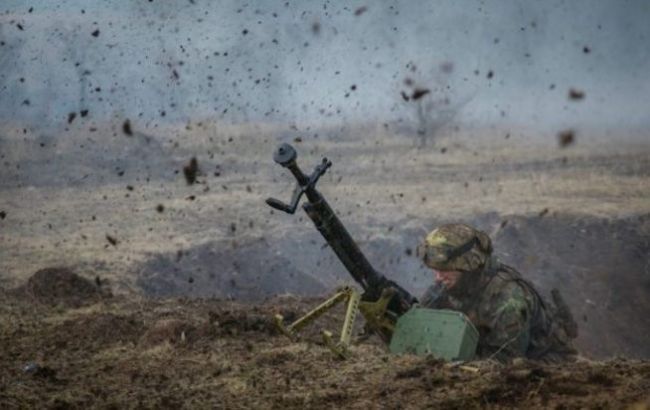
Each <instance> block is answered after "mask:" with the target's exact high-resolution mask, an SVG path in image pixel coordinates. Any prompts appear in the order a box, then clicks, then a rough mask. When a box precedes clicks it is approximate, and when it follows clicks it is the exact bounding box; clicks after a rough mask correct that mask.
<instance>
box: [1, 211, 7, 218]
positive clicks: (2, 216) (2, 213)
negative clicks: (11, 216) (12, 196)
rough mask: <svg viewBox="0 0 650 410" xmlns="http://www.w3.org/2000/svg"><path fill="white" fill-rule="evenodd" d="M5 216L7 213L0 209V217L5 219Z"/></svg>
mask: <svg viewBox="0 0 650 410" xmlns="http://www.w3.org/2000/svg"><path fill="white" fill-rule="evenodd" d="M6 217H7V213H6V212H5V211H0V219H5V218H6Z"/></svg>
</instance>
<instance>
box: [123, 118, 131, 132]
mask: <svg viewBox="0 0 650 410" xmlns="http://www.w3.org/2000/svg"><path fill="white" fill-rule="evenodd" d="M122 132H123V133H125V134H126V135H128V136H131V135H133V129H132V128H131V121H130V120H129V119H127V120H125V121H124V123H123V124H122Z"/></svg>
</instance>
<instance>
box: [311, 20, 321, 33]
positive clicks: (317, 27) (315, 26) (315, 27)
mask: <svg viewBox="0 0 650 410" xmlns="http://www.w3.org/2000/svg"><path fill="white" fill-rule="evenodd" d="M311 32H312V33H314V34H315V35H318V34H320V23H319V22H318V21H314V22H313V23H312V25H311Z"/></svg>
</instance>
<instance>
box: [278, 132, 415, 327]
mask: <svg viewBox="0 0 650 410" xmlns="http://www.w3.org/2000/svg"><path fill="white" fill-rule="evenodd" d="M273 158H274V160H275V162H277V163H278V164H280V165H282V166H283V167H285V168H287V169H289V171H291V173H292V174H293V176H294V177H295V178H296V181H297V185H296V188H295V189H294V191H293V196H292V199H291V203H290V204H285V203H283V202H281V201H279V200H277V199H275V198H268V199H267V200H266V203H267V204H268V205H270V206H271V207H273V208H275V209H278V210H280V211H283V212H287V213H289V214H293V213H294V212H295V211H296V209H297V207H298V203H299V202H300V198H301V196H302V195H303V194H305V195H306V196H307V200H308V202H306V203H304V204H303V209H304V210H305V212H306V213H307V215H308V216H309V217H310V218H311V220H312V221H313V222H314V224H315V225H316V228H317V229H318V231H319V232H320V233H321V235H323V237H324V238H325V240H326V241H327V243H328V244H329V245H330V247H331V248H332V250H333V251H334V253H335V254H336V256H338V258H339V260H340V261H341V262H342V263H343V265H344V266H345V268H346V269H347V270H348V272H349V273H350V275H352V277H353V278H354V280H355V281H356V282H357V283H359V285H361V287H362V288H363V290H364V291H365V293H364V295H363V296H362V299H363V300H378V299H379V298H380V297H381V296H382V292H383V291H384V290H385V289H388V288H392V289H393V290H394V293H393V296H392V297H391V300H390V303H389V304H388V310H389V311H390V312H392V313H393V315H394V316H399V315H401V314H403V313H405V312H406V311H407V310H408V309H409V308H410V307H411V306H412V305H413V304H414V303H417V299H416V298H415V297H413V296H412V295H411V294H410V293H408V292H407V291H406V290H405V289H403V288H402V287H400V286H399V285H397V284H396V283H395V282H393V281H391V280H389V279H387V278H386V277H384V276H383V275H382V274H380V273H378V272H377V271H376V270H375V269H374V268H373V267H372V265H371V264H370V262H368V259H366V257H365V255H364V254H363V253H362V252H361V250H360V249H359V246H358V245H357V244H356V242H355V241H354V240H353V239H352V237H351V236H350V234H349V232H348V231H347V229H345V226H343V224H342V223H341V221H340V220H339V218H338V217H337V216H336V214H335V213H334V211H333V210H332V208H331V207H330V206H329V204H328V203H327V201H326V200H325V198H324V197H323V195H321V193H320V192H318V191H317V190H316V182H317V181H318V179H319V178H320V177H321V176H322V175H323V174H324V173H325V171H326V170H327V169H328V168H329V167H330V166H331V165H332V163H331V161H328V160H327V158H324V159H323V161H322V163H321V164H320V165H318V166H317V167H316V169H315V170H314V172H313V173H312V174H311V175H309V176H307V175H305V174H304V173H303V172H302V170H301V169H300V168H299V167H298V164H297V163H296V158H297V154H296V151H295V149H294V148H293V147H292V146H291V145H289V144H282V145H280V146H279V147H278V149H277V150H276V151H275V153H274V155H273Z"/></svg>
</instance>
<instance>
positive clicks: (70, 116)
mask: <svg viewBox="0 0 650 410" xmlns="http://www.w3.org/2000/svg"><path fill="white" fill-rule="evenodd" d="M76 117H77V113H76V112H71V113H69V114H68V124H72V121H74V119H75V118H76Z"/></svg>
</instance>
